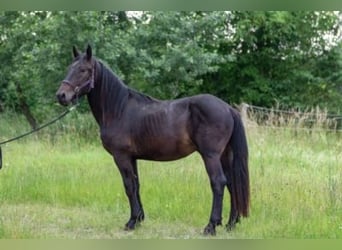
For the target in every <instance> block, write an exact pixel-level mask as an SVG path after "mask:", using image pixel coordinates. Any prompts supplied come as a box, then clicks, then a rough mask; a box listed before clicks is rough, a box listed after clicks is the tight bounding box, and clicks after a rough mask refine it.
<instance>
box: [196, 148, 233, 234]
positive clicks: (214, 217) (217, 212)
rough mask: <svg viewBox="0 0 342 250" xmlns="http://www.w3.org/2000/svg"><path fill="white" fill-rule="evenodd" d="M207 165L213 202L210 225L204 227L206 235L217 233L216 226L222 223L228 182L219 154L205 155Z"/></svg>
mask: <svg viewBox="0 0 342 250" xmlns="http://www.w3.org/2000/svg"><path fill="white" fill-rule="evenodd" d="M202 157H203V160H204V163H205V167H206V170H207V173H208V175H209V179H210V185H211V190H212V192H213V202H212V209H211V215H210V219H209V223H208V225H207V226H206V227H205V229H204V234H205V235H215V234H216V229H215V228H216V226H217V225H221V224H222V201H223V194H224V187H225V185H226V183H227V180H226V177H225V175H224V173H223V170H222V167H221V162H220V157H219V155H214V156H208V157H207V156H203V155H202Z"/></svg>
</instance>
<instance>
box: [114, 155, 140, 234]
mask: <svg viewBox="0 0 342 250" xmlns="http://www.w3.org/2000/svg"><path fill="white" fill-rule="evenodd" d="M114 160H115V163H116V164H117V166H118V168H119V170H120V174H121V177H122V180H123V184H124V187H125V191H126V195H127V197H128V200H129V205H130V208H131V217H130V219H129V220H128V222H127V223H126V225H125V230H132V229H134V228H135V227H136V225H137V223H138V222H140V221H142V220H143V219H144V211H143V208H142V204H141V200H140V194H139V177H138V171H137V162H136V159H132V158H131V157H129V156H125V155H115V156H114Z"/></svg>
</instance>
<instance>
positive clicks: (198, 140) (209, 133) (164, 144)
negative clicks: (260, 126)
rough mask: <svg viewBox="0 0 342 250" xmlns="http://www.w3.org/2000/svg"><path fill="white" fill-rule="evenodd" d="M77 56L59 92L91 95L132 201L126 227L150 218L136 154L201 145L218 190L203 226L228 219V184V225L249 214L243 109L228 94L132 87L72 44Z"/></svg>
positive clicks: (172, 156) (174, 153)
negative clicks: (176, 93)
mask: <svg viewBox="0 0 342 250" xmlns="http://www.w3.org/2000/svg"><path fill="white" fill-rule="evenodd" d="M73 54H74V60H73V62H72V64H71V65H70V66H69V71H68V73H67V76H66V78H65V79H64V80H63V81H62V83H61V86H60V87H59V89H58V91H57V93H56V95H57V98H58V101H59V102H60V104H62V105H69V104H70V103H73V102H75V101H76V100H77V99H78V98H79V97H81V96H83V95H87V97H88V102H89V105H90V108H91V111H92V113H93V115H94V117H95V119H96V121H97V123H98V125H99V127H100V134H101V140H102V143H103V146H104V148H105V149H106V150H107V151H108V152H109V153H110V154H111V155H112V156H113V158H114V161H115V163H116V165H117V166H118V169H119V171H120V174H121V176H122V179H123V184H124V187H125V190H126V194H127V197H128V200H129V204H130V208H131V216H130V219H129V220H128V222H127V223H126V225H125V229H127V230H131V229H134V228H135V227H136V225H137V223H139V222H141V221H142V220H143V219H144V210H143V206H142V203H141V200H140V194H139V177H138V169H137V160H138V159H145V160H154V161H171V160H177V159H180V158H182V157H185V156H187V155H189V154H191V153H192V152H194V151H197V152H198V153H199V154H200V155H201V157H202V159H203V161H204V165H205V168H206V170H207V173H208V176H209V180H210V185H211V189H212V193H213V200H212V209H211V214H210V219H209V223H208V225H207V226H206V227H205V229H204V234H209V235H215V233H216V229H215V227H216V226H217V225H221V220H222V217H221V216H222V202H223V194H224V189H225V187H227V188H228V191H229V193H230V205H231V207H230V215H229V220H228V223H227V229H228V230H230V229H232V228H233V227H234V225H235V224H236V223H237V222H239V220H240V216H245V217H247V216H248V210H249V174H248V147H247V141H246V135H245V131H244V127H243V124H242V121H241V118H240V116H239V113H238V112H237V111H236V110H235V109H233V108H232V107H230V106H229V105H228V104H226V103H225V102H224V101H222V100H221V99H219V98H217V97H215V96H212V95H209V94H203V95H196V96H192V97H187V98H181V99H176V100H168V101H161V100H157V99H154V98H152V97H149V96H146V95H144V94H141V93H139V92H137V91H135V90H133V89H131V88H129V87H127V86H126V85H125V84H124V83H123V82H122V81H121V80H120V79H119V78H118V77H117V76H116V75H115V74H114V73H113V72H112V71H111V70H110V69H109V68H108V67H106V66H105V65H104V64H103V63H102V62H100V61H99V60H97V59H96V58H95V57H93V56H92V49H91V47H90V46H89V45H88V47H87V49H86V52H85V53H82V54H81V53H79V52H78V50H77V49H76V48H75V47H73Z"/></svg>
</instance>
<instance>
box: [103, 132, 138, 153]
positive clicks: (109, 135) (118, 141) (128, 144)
mask: <svg viewBox="0 0 342 250" xmlns="http://www.w3.org/2000/svg"><path fill="white" fill-rule="evenodd" d="M101 141H102V144H103V147H104V148H105V149H106V150H107V151H108V152H109V153H111V154H113V152H115V151H117V150H120V151H133V145H132V140H131V138H130V136H129V134H128V133H127V132H126V131H117V130H116V129H102V130H101Z"/></svg>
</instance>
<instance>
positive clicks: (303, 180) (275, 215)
mask: <svg viewBox="0 0 342 250" xmlns="http://www.w3.org/2000/svg"><path fill="white" fill-rule="evenodd" d="M91 119H92V118H91V117H90V116H81V115H75V114H73V115H72V116H71V117H68V118H67V119H66V120H64V121H63V123H59V124H57V125H55V127H53V128H50V129H48V131H43V132H42V133H40V134H39V135H35V136H32V137H28V138H26V139H24V140H21V141H19V142H13V143H11V144H8V145H5V146H2V151H3V161H4V162H3V163H4V165H3V169H2V170H1V171H0V238H12V239H18V238H37V239H41V238H44V239H45V238H48V239H50V238H53V239H54V238H58V239H59V238H68V239H69V238H71V239H72V238H129V239H130V238H203V236H202V234H201V233H202V230H203V228H204V226H205V225H206V224H207V222H208V218H209V212H210V207H211V199H212V198H211V191H210V187H209V181H208V177H207V175H206V172H205V169H204V167H203V163H202V161H201V160H200V157H199V156H198V155H197V154H193V155H191V156H190V157H188V158H185V159H183V160H179V161H174V162H166V163H158V162H148V161H140V162H139V170H140V179H141V196H142V201H143V204H144V209H145V214H146V218H145V221H144V222H143V223H142V225H141V226H140V227H138V228H137V230H135V231H134V232H125V231H124V230H123V225H124V224H125V222H126V221H127V219H128V217H129V206H128V202H127V198H126V196H125V192H124V188H123V185H122V181H121V177H120V175H119V172H118V171H117V169H116V167H115V165H114V163H113V160H112V158H111V156H110V155H109V154H107V153H106V152H105V150H104V149H103V148H102V146H101V143H100V141H99V139H98V132H97V131H96V126H94V124H93V121H92V120H91ZM5 120H6V119H5ZM3 122H4V119H2V120H0V128H1V127H3V125H2V124H4V123H3ZM18 126H19V125H18ZM20 130H21V128H20V127H18V128H15V127H14V126H12V127H11V128H7V130H6V131H2V133H3V134H4V133H5V132H7V133H8V134H9V135H8V137H10V136H11V135H12V132H13V131H15V132H18V131H20ZM51 131H53V133H52V132H51ZM82 133H87V135H88V134H89V136H87V139H85V138H84V136H82ZM3 134H0V139H3V138H5V136H3ZM91 136H93V137H91ZM341 136H342V135H341V134H338V133H329V134H327V133H323V132H322V133H318V132H315V133H308V132H305V131H301V132H298V133H296V134H295V133H294V132H293V131H292V130H286V129H285V130H279V129H270V128H263V127H249V128H248V141H249V149H250V179H251V212H250V217H249V218H247V219H243V220H242V222H241V223H240V224H239V225H238V226H237V228H236V230H234V231H233V232H230V233H227V232H226V231H225V230H224V227H218V228H217V236H216V237H215V238H227V239H230V238H342V181H341V180H342V171H341V166H342V140H341ZM89 138H91V139H89ZM228 214H229V195H228V192H226V195H225V205H224V211H223V218H224V223H226V222H227V219H228Z"/></svg>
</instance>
